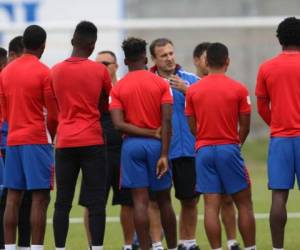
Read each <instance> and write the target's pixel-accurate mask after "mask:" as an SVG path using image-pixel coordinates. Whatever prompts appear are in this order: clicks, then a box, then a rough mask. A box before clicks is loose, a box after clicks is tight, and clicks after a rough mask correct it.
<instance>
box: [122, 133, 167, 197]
mask: <svg viewBox="0 0 300 250" xmlns="http://www.w3.org/2000/svg"><path fill="white" fill-rule="evenodd" d="M160 154H161V142H160V141H159V140H156V139H152V138H145V137H127V138H125V139H124V141H123V144H122V151H121V187H123V188H145V187H149V188H150V189H151V190H153V191H160V190H165V189H168V188H170V187H171V186H172V173H171V170H170V169H169V170H168V171H167V173H166V174H165V175H164V176H163V177H161V178H160V179H158V178H157V177H156V164H157V161H158V159H159V157H160Z"/></svg>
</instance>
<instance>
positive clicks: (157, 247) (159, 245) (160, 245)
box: [152, 241, 163, 250]
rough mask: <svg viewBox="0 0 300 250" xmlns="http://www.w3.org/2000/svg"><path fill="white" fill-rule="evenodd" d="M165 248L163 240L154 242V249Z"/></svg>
mask: <svg viewBox="0 0 300 250" xmlns="http://www.w3.org/2000/svg"><path fill="white" fill-rule="evenodd" d="M157 249H159V250H160V249H163V245H162V243H161V241H158V242H154V243H152V250H157Z"/></svg>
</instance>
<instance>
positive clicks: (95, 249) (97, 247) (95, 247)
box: [92, 246, 103, 250]
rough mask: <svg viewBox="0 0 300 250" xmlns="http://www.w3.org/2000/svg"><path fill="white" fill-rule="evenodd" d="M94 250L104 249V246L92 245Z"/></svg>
mask: <svg viewBox="0 0 300 250" xmlns="http://www.w3.org/2000/svg"><path fill="white" fill-rule="evenodd" d="M92 250H103V246H92Z"/></svg>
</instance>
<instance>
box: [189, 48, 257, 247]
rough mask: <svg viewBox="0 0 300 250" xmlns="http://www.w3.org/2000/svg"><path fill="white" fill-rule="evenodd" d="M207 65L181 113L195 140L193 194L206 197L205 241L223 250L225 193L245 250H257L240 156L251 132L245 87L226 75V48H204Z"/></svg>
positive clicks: (249, 194)
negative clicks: (231, 202)
mask: <svg viewBox="0 0 300 250" xmlns="http://www.w3.org/2000/svg"><path fill="white" fill-rule="evenodd" d="M207 65H208V67H209V75H208V76H207V77H205V78H203V79H202V80H200V81H199V82H198V83H197V84H195V85H193V86H191V87H190V88H189V89H188V91H187V95H186V111H185V112H186V115H187V116H188V119H189V125H190V128H191V131H192V132H193V134H195V135H196V143H195V148H196V151H197V156H196V172H197V185H196V190H197V191H198V192H201V193H203V194H204V204H205V213H204V224H205V230H206V234H207V238H208V240H209V242H210V245H211V249H215V250H221V249H222V247H221V243H222V242H221V225H220V220H219V213H220V207H221V204H222V194H223V193H225V194H228V195H231V196H232V198H233V200H234V202H235V205H236V206H237V209H238V222H239V229H240V232H241V235H242V238H243V241H244V244H245V250H255V249H256V247H255V220H254V214H253V209H252V200H251V188H250V181H249V176H248V172H247V169H246V167H245V164H244V160H243V159H242V157H241V155H240V145H243V143H244V142H245V140H246V138H247V135H248V133H249V127H250V111H251V107H250V101H249V100H250V99H249V94H248V91H247V89H246V87H245V86H243V85H242V84H240V83H239V82H237V81H235V80H233V79H231V78H229V77H228V76H226V75H225V73H226V71H227V68H228V65H229V57H228V49H227V47H226V46H225V45H223V44H221V43H212V44H211V45H210V46H209V47H208V49H207Z"/></svg>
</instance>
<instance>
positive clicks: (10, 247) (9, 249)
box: [5, 244, 17, 250]
mask: <svg viewBox="0 0 300 250" xmlns="http://www.w3.org/2000/svg"><path fill="white" fill-rule="evenodd" d="M5 250H17V247H16V244H7V245H6V244H5Z"/></svg>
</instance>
